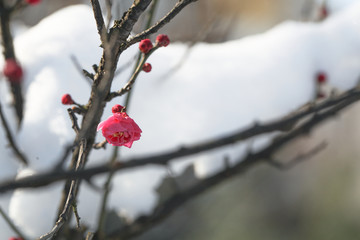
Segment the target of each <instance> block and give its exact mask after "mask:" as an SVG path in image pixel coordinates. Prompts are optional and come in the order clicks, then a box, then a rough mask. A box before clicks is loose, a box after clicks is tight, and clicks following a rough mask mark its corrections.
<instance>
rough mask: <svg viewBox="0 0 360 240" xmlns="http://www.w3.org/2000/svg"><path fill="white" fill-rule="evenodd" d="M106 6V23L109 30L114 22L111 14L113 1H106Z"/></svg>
mask: <svg viewBox="0 0 360 240" xmlns="http://www.w3.org/2000/svg"><path fill="white" fill-rule="evenodd" d="M105 6H106V21H107V24H106V29H107V30H109V28H110V24H111V20H112V13H111V8H112V0H105Z"/></svg>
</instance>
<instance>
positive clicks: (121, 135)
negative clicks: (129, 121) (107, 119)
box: [109, 131, 131, 142]
mask: <svg viewBox="0 0 360 240" xmlns="http://www.w3.org/2000/svg"><path fill="white" fill-rule="evenodd" d="M109 137H110V138H111V139H112V140H113V141H116V142H118V141H119V142H129V141H130V140H131V136H130V134H129V133H128V132H127V131H124V132H114V133H113V134H112V135H110V136H109Z"/></svg>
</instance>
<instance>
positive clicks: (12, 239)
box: [9, 237, 23, 240]
mask: <svg viewBox="0 0 360 240" xmlns="http://www.w3.org/2000/svg"><path fill="white" fill-rule="evenodd" d="M9 240H23V239H22V238H18V237H11V238H9Z"/></svg>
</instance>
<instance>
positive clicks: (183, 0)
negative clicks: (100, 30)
mask: <svg viewBox="0 0 360 240" xmlns="http://www.w3.org/2000/svg"><path fill="white" fill-rule="evenodd" d="M196 1H197V0H179V1H178V2H177V3H176V4H175V6H174V7H173V9H171V10H170V12H169V13H167V14H166V15H165V16H164V17H163V18H162V19H160V21H158V22H157V23H155V24H154V25H153V26H152V27H150V28H148V29H146V30H145V31H143V32H141V33H139V34H137V35H135V36H133V37H131V38H130V39H129V40H128V41H127V44H126V47H129V46H131V45H133V44H134V43H137V42H139V41H140V40H142V39H145V38H147V37H148V36H149V35H151V34H153V33H156V32H157V31H159V30H160V28H162V27H163V26H164V25H165V24H167V23H168V22H170V21H171V19H173V18H174V17H175V16H176V15H177V14H179V12H180V11H181V10H182V9H183V8H184V7H186V6H187V5H189V4H190V3H192V2H196Z"/></svg>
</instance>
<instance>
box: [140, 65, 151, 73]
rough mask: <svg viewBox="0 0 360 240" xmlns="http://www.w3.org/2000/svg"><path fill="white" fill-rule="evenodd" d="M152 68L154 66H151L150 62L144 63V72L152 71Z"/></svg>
mask: <svg viewBox="0 0 360 240" xmlns="http://www.w3.org/2000/svg"><path fill="white" fill-rule="evenodd" d="M151 69H152V66H151V64H150V63H144V65H143V67H142V70H143V71H144V72H150V71H151Z"/></svg>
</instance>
